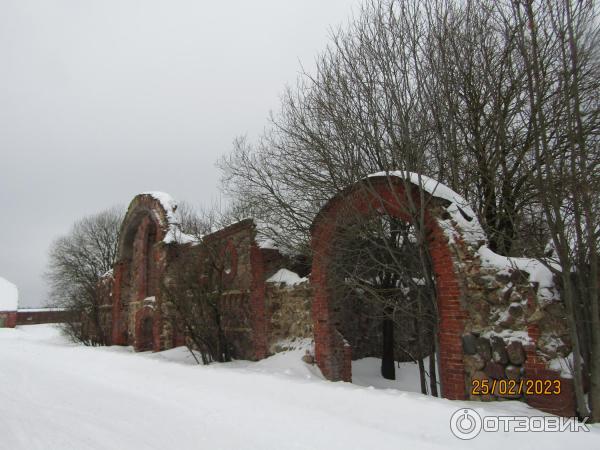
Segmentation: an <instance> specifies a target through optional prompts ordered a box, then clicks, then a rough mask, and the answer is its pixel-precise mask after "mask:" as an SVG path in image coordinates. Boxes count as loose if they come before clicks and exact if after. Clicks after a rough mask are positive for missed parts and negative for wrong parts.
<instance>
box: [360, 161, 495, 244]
mask: <svg viewBox="0 0 600 450" xmlns="http://www.w3.org/2000/svg"><path fill="white" fill-rule="evenodd" d="M373 177H396V178H401V179H403V180H407V181H409V182H410V183H412V184H414V185H416V186H420V187H421V189H423V190H424V191H425V192H428V193H429V194H431V195H432V196H433V197H437V198H441V199H443V200H446V201H449V202H450V205H448V206H447V207H446V211H448V213H449V214H450V218H451V219H450V220H440V221H439V223H440V225H441V227H442V229H443V230H444V233H445V234H446V235H447V236H448V238H449V240H450V242H451V243H452V242H454V241H455V237H456V236H455V234H456V233H455V227H454V226H453V225H452V223H451V222H452V221H454V222H455V223H456V225H458V227H459V229H460V237H461V238H462V239H463V240H464V241H465V242H466V243H468V244H471V245H474V246H476V247H478V246H479V244H480V243H481V242H486V241H487V239H486V235H485V231H483V228H482V226H481V224H480V223H479V220H478V219H477V215H476V214H475V211H473V209H472V208H471V207H470V206H469V204H468V202H467V201H466V200H465V199H464V198H463V197H462V196H461V195H459V194H457V193H456V192H454V191H453V190H452V189H450V188H449V187H448V186H446V185H444V184H442V183H440V182H439V181H437V180H434V179H433V178H430V177H428V176H426V175H420V174H418V173H415V172H408V171H404V170H395V171H391V172H377V173H373V174H371V175H369V176H368V177H367V178H373Z"/></svg>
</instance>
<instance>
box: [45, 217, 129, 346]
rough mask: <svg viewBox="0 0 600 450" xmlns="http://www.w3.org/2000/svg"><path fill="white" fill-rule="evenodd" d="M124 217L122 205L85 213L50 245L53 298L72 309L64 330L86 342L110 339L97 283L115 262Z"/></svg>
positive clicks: (63, 306) (48, 275) (93, 342)
mask: <svg viewBox="0 0 600 450" xmlns="http://www.w3.org/2000/svg"><path fill="white" fill-rule="evenodd" d="M122 220H123V208H120V207H113V208H111V209H108V210H106V211H103V212H100V213H98V214H94V215H92V216H88V217H85V218H83V219H81V220H79V221H77V222H76V223H75V224H74V225H73V227H72V228H71V230H70V232H69V233H68V234H67V235H65V236H62V237H60V238H58V239H56V240H55V241H54V243H53V244H52V246H51V247H50V251H49V263H48V270H47V273H46V277H47V279H48V281H49V283H50V299H51V302H52V304H53V305H54V306H56V307H60V308H65V309H67V310H68V311H70V312H71V313H72V314H71V316H70V317H71V320H70V321H69V322H67V323H66V324H65V325H64V331H65V332H66V334H67V335H68V336H70V337H71V338H72V339H73V340H75V341H77V342H81V343H83V344H85V345H105V344H107V342H108V334H107V333H108V330H105V329H104V327H103V324H102V322H101V314H100V312H101V304H100V297H99V291H98V283H99V281H100V279H101V278H102V276H103V275H104V274H106V273H107V272H108V271H110V270H111V269H112V268H113V264H114V263H115V260H116V256H117V243H118V234H119V228H120V226H121V222H122ZM84 318H85V320H84ZM86 323H87V324H89V325H88V326H86V325H85V324H86Z"/></svg>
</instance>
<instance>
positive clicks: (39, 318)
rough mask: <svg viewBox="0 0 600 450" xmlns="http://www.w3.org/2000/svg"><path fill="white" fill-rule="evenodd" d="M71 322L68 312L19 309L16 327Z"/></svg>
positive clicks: (70, 315) (71, 317) (71, 318)
mask: <svg viewBox="0 0 600 450" xmlns="http://www.w3.org/2000/svg"><path fill="white" fill-rule="evenodd" d="M71 320H73V316H72V314H71V313H70V312H69V311H64V310H54V309H50V308H48V309H31V310H27V309H19V310H18V311H17V323H16V324H17V325H37V324H41V323H64V322H69V321H71Z"/></svg>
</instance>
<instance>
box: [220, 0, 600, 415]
mask: <svg viewBox="0 0 600 450" xmlns="http://www.w3.org/2000/svg"><path fill="white" fill-rule="evenodd" d="M597 12H598V10H597V5H596V4H595V3H594V2H592V1H586V0H559V1H550V0H539V1H533V0H516V1H513V0H503V1H496V2H489V1H485V0H465V1H458V0H456V1H455V0H439V1H433V2H431V1H429V2H427V1H424V0H423V1H415V2H405V1H400V0H372V1H369V2H367V3H366V5H365V6H364V7H363V8H362V9H361V11H360V13H359V14H358V16H357V17H356V18H355V19H353V20H352V21H351V22H350V24H349V25H348V27H347V28H346V29H344V30H336V31H334V32H333V33H332V36H331V42H330V45H329V46H328V48H327V49H326V50H325V51H324V52H323V53H322V54H321V55H319V56H318V58H317V61H316V70H315V71H314V73H306V72H304V73H302V74H301V77H300V79H299V80H298V82H297V85H296V86H295V87H294V88H293V89H288V90H287V91H286V92H285V94H284V96H283V100H282V105H281V110H280V111H279V112H278V113H277V114H275V115H273V117H272V118H271V123H270V126H269V128H268V129H267V131H266V132H265V133H264V135H263V136H262V137H261V138H260V139H259V140H258V142H256V143H249V142H248V141H247V140H245V139H238V140H237V141H236V142H235V143H234V150H233V152H232V154H231V155H230V156H229V157H228V158H226V159H224V160H222V161H221V167H222V168H223V171H224V177H223V185H224V188H225V191H226V192H228V193H229V195H231V196H232V197H233V198H234V199H235V200H236V201H237V202H239V203H241V204H242V205H245V206H246V207H247V208H249V209H251V210H252V211H254V212H255V213H256V214H258V216H259V217H260V218H261V219H262V220H264V221H265V222H266V223H268V224H270V228H269V231H270V233H271V234H272V237H273V239H274V240H276V241H279V243H280V245H282V246H284V247H285V246H291V247H293V248H294V249H295V250H296V251H300V252H307V251H308V248H309V247H308V246H307V245H306V243H307V241H308V238H309V229H310V224H311V223H312V221H313V218H314V217H315V214H316V213H317V212H318V211H319V209H320V208H321V206H322V205H323V204H324V203H325V202H327V201H328V200H329V199H330V198H331V197H333V196H334V195H336V194H338V193H340V192H343V191H344V189H346V187H347V186H349V185H353V184H354V183H356V182H358V181H360V180H363V179H364V177H365V176H366V175H368V174H369V173H373V172H379V171H384V172H387V171H392V170H401V171H405V172H406V171H411V172H417V173H421V174H424V175H429V176H431V177H432V178H434V179H437V180H439V181H440V182H442V183H444V184H447V185H449V186H450V187H451V188H452V189H454V190H455V191H457V192H458V193H459V194H461V195H462V196H463V197H465V198H466V199H467V200H468V201H469V202H470V203H471V204H472V205H473V206H474V209H475V210H476V212H477V214H478V219H479V221H480V222H481V223H482V225H483V226H484V229H485V231H486V233H487V235H488V237H489V242H490V247H491V248H492V249H493V250H495V251H496V252H499V253H501V254H505V255H511V254H515V253H516V252H521V251H523V250H525V251H527V252H528V253H529V254H534V255H537V256H538V257H539V258H540V260H541V261H544V262H545V263H546V264H548V266H549V267H550V268H551V269H552V270H553V271H554V272H555V274H556V277H557V278H559V279H560V285H561V286H560V288H561V294H562V297H563V300H564V302H565V305H566V307H567V310H568V312H569V314H568V316H569V321H570V328H571V333H572V340H573V350H574V354H573V357H574V364H573V366H574V370H575V384H576V392H577V399H578V408H579V413H580V414H581V415H582V416H587V415H589V414H588V413H590V410H589V409H588V407H587V405H586V398H585V392H584V389H583V385H584V379H586V378H589V379H590V386H591V390H590V402H589V407H590V408H591V414H592V417H593V418H594V420H600V416H599V414H600V406H599V405H600V331H599V330H600V326H599V321H600V313H599V305H598V301H599V300H598V297H599V291H598V289H599V288H598V280H599V275H598V270H599V269H598V246H599V242H598V238H599V234H600V233H599V230H598V225H597V224H598V211H599V205H598V198H599V197H598V192H599V187H600V186H599V180H598V178H599V175H598V174H599V173H600V170H598V169H599V167H598V159H599V142H600V141H599V138H598V131H599V126H598V123H599V116H600V115H599V108H598V106H599V104H600V102H599V94H598V92H600V90H599V84H600V82H599V81H600V70H599V67H598V65H599V60H600V58H599V51H598V48H600V45H598V44H599V43H598V35H599V25H598V24H599V21H598V16H597ZM411 214H412V215H411V217H412V219H411V223H412V224H413V225H415V229H416V230H417V231H418V224H419V217H418V215H417V211H411ZM417 235H418V234H417ZM380 238H381V236H380ZM369 240H370V241H372V242H371V245H375V244H376V243H377V242H384V240H381V239H380V240H379V241H377V240H374V239H369ZM548 241H550V243H551V245H550V246H548V245H547V244H548ZM345 245H348V251H350V250H351V249H352V246H351V245H349V244H345ZM377 254H378V255H380V256H379V258H380V263H381V264H386V261H387V259H386V258H389V257H391V256H392V255H393V252H387V253H386V252H383V253H382V252H378V253H377ZM550 254H551V255H550ZM549 255H550V256H552V255H553V256H552V257H553V259H552V257H550V258H549ZM357 258H358V257H357ZM361 258H363V256H361ZM360 260H361V259H360V258H358V259H356V260H355V261H360ZM356 264H358V262H357V263H356ZM423 267H425V266H424V265H423ZM354 269H356V268H355V267H349V268H346V269H343V268H342V269H341V270H342V272H343V271H344V270H345V271H347V272H349V273H353V272H352V270H354ZM394 270H399V269H394ZM340 279H343V277H341V276H340ZM367 279H372V276H369V277H367ZM340 289H342V288H341V287H340ZM382 298H384V297H382Z"/></svg>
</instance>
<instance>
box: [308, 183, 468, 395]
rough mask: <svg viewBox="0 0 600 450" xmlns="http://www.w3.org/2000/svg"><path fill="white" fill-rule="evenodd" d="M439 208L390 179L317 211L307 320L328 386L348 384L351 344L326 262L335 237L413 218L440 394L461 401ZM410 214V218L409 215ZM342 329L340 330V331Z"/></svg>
mask: <svg viewBox="0 0 600 450" xmlns="http://www.w3.org/2000/svg"><path fill="white" fill-rule="evenodd" d="M441 206H443V203H440V199H438V198H436V197H433V196H431V195H429V194H427V193H426V192H423V191H422V190H420V189H419V187H418V186H417V185H414V184H412V183H410V182H407V181H405V180H403V179H400V178H397V177H394V178H391V177H390V178H388V177H384V176H382V177H373V178H369V179H368V180H366V181H363V182H359V183H357V184H355V185H353V186H351V187H349V188H347V189H346V190H345V191H343V192H342V193H340V194H339V195H337V196H336V197H334V198H333V199H331V200H330V201H329V202H328V203H327V204H326V205H325V206H324V207H323V208H322V209H321V211H320V213H319V214H318V216H317V218H316V219H315V221H314V223H313V225H312V229H311V245H312V248H313V267H312V275H311V281H312V284H313V286H314V294H315V295H314V300H313V306H312V318H313V323H314V335H315V357H316V362H317V364H318V366H319V368H320V369H321V371H322V373H323V375H324V376H325V377H326V378H328V379H330V380H334V381H337V380H342V381H351V380H352V358H353V348H352V344H351V343H350V342H349V341H348V340H346V339H345V337H344V335H343V331H344V330H343V328H344V326H343V325H341V324H340V320H339V309H340V307H339V302H336V300H335V297H336V292H335V290H334V289H335V288H334V286H335V282H334V280H333V277H334V274H333V273H332V260H333V258H334V257H335V252H336V241H337V239H338V236H339V234H340V232H341V230H343V229H344V228H345V227H347V225H348V224H349V223H352V222H353V221H356V220H357V219H363V218H367V217H373V216H377V215H379V216H389V217H391V218H394V219H396V220H398V221H399V222H403V223H406V224H410V223H411V222H414V217H415V211H416V212H417V213H418V214H419V217H420V219H421V220H420V223H421V224H422V225H421V226H422V227H424V232H423V235H424V236H426V242H424V243H423V245H424V246H426V249H427V252H428V255H429V258H430V264H431V271H432V273H433V278H434V280H435V297H436V299H435V304H436V306H437V325H438V331H437V341H438V343H439V344H438V351H439V353H438V354H439V357H438V359H439V374H438V376H439V381H440V384H441V394H442V396H443V397H446V398H450V399H464V398H466V391H465V372H464V363H463V351H462V345H461V335H462V333H463V332H464V320H465V319H466V312H465V311H464V310H463V308H462V307H461V304H460V286H459V282H458V279H457V277H456V275H455V273H456V268H455V267H454V265H455V263H454V260H453V258H452V251H451V249H450V247H449V245H448V239H447V238H446V236H445V235H444V232H443V230H442V229H441V227H440V225H439V224H438V220H437V219H438V217H439V215H440V214H442V213H443V208H442V207H441ZM409 211H411V213H409ZM340 328H342V330H340Z"/></svg>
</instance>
